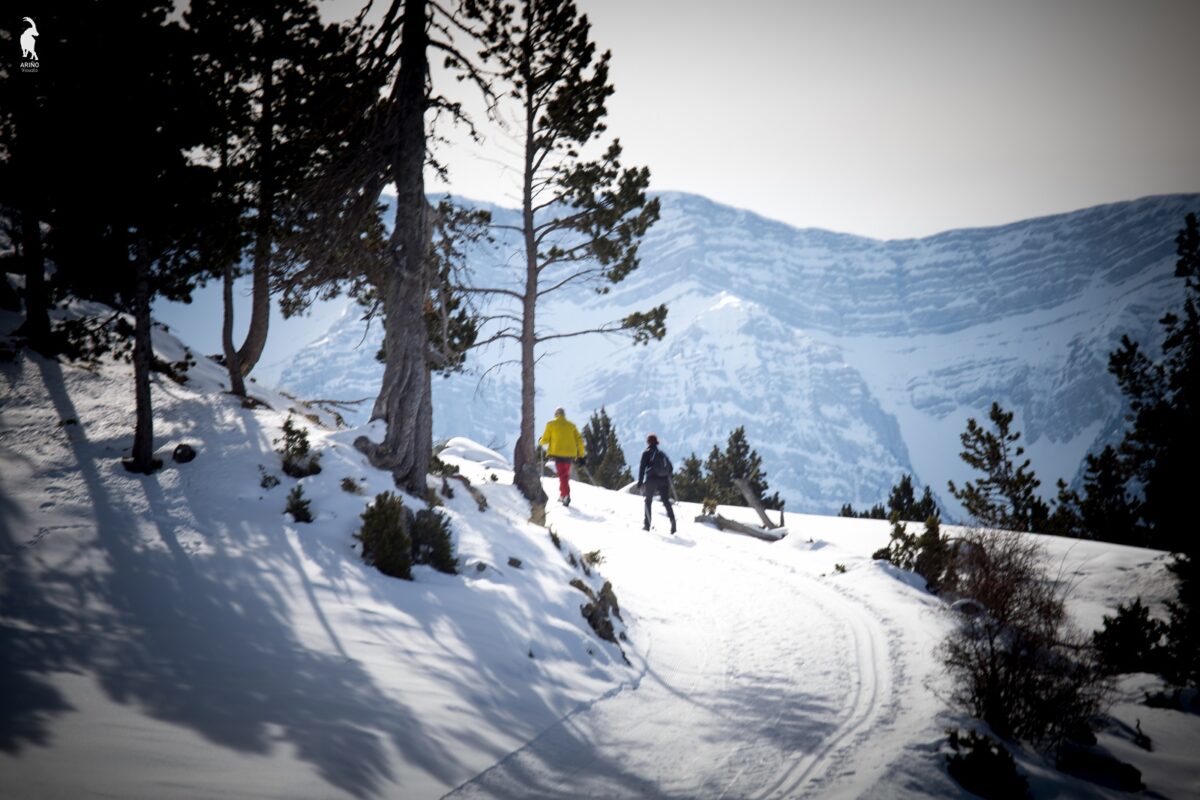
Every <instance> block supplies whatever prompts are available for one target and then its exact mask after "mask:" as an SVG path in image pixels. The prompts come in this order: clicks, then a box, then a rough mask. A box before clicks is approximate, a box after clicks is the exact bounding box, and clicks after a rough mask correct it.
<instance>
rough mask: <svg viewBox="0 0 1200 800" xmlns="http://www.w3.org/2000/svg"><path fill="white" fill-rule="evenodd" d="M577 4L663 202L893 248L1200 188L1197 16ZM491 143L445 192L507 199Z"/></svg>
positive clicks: (1157, 4) (1165, 6) (1040, 8)
mask: <svg viewBox="0 0 1200 800" xmlns="http://www.w3.org/2000/svg"><path fill="white" fill-rule="evenodd" d="M579 1H580V7H581V8H582V9H583V10H585V11H586V12H587V13H588V15H589V17H590V18H591V19H592V21H593V26H594V27H593V35H594V39H595V41H596V42H597V43H598V45H599V46H600V47H601V48H607V49H611V50H612V52H613V62H612V79H613V83H614V84H615V86H616V94H615V95H614V97H613V98H612V100H611V101H610V114H609V121H608V122H609V128H610V132H611V133H612V134H614V135H616V136H619V137H620V139H621V142H622V143H623V144H624V146H625V148H626V157H627V159H628V161H629V163H631V164H645V165H647V166H649V167H650V169H651V172H652V185H653V187H654V188H655V189H664V190H669V189H675V190H683V191H689V192H696V193H699V194H704V195H706V196H708V197H711V198H712V199H714V200H717V201H719V202H723V203H728V204H731V205H734V206H739V207H743V208H748V209H751V210H753V211H756V212H758V213H761V214H764V215H766V216H768V217H773V218H776V219H780V220H783V221H785V222H788V223H791V224H793V225H797V226H814V227H823V228H831V229H834V230H839V231H846V232H851V233H860V234H866V235H871V236H877V237H882V238H890V237H908V236H921V235H925V234H929V233H934V232H937V231H941V230H946V229H949V228H956V227H964V226H975V225H994V224H1000V223H1004V222H1010V221H1013V220H1016V219H1023V218H1027V217H1032V216H1038V215H1042V214H1048V213H1057V212H1062V211H1070V210H1074V209H1077V208H1082V207H1085V206H1090V205H1095V204H1099V203H1104V202H1111V201H1116V200H1128V199H1133V198H1136V197H1141V196H1145V195H1149V194H1161V193H1169V192H1187V191H1196V190H1198V189H1200V152H1198V150H1197V142H1198V141H1200V136H1198V134H1200V103H1198V102H1197V97H1198V96H1200V91H1198V89H1197V80H1198V79H1200V46H1198V45H1197V40H1196V35H1197V31H1200V2H1197V1H1196V0H1136V2H1134V1H1133V0H992V1H991V2H982V0H917V1H913V0H904V1H903V2H902V1H901V0H830V1H829V2H766V1H764V0H758V1H757V2H754V1H750V2H745V1H743V2H729V1H728V0H724V1H723V2H715V1H714V0H579ZM357 7H359V4H357V3H354V2H347V0H337V2H336V3H335V4H334V6H333V7H331V11H332V8H345V9H353V8H357ZM499 145H500V143H499V140H498V138H497V137H495V136H492V137H491V138H490V140H489V142H488V143H487V145H485V147H484V148H482V149H477V148H471V147H466V146H461V147H456V148H454V150H453V156H452V159H451V160H452V166H453V169H454V180H453V184H452V188H453V189H454V191H456V192H457V193H460V194H463V195H467V196H471V197H476V198H480V199H486V200H493V201H497V202H505V203H508V204H512V203H513V201H514V197H515V196H514V195H513V193H512V189H511V187H512V180H511V178H510V179H505V178H504V177H503V176H502V175H500V174H498V173H497V171H496V168H495V166H494V164H493V163H491V160H490V159H492V158H495V157H497V156H500V157H503V153H502V151H501V148H500V146H499ZM433 188H438V187H436V186H435V187H433Z"/></svg>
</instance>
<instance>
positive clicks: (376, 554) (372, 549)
mask: <svg viewBox="0 0 1200 800" xmlns="http://www.w3.org/2000/svg"><path fill="white" fill-rule="evenodd" d="M411 516H412V512H410V511H409V510H408V509H406V508H405V507H404V504H403V503H401V502H400V498H399V497H397V496H396V495H395V494H394V493H392V492H382V493H381V494H378V495H376V496H375V502H373V503H372V504H371V505H369V506H367V508H366V510H364V511H363V513H362V527H361V528H359V530H358V533H356V534H354V537H355V538H356V539H358V540H359V541H360V542H362V555H363V560H364V561H366V562H367V563H368V564H371V565H372V566H374V567H375V568H376V569H378V570H379V571H380V572H382V573H383V574H384V575H391V576H392V577H393V578H403V579H404V580H406V581H410V580H412V541H411V540H410V539H409V536H408V533H407V530H406V529H407V524H406V523H407V521H408V520H409V519H410V518H411Z"/></svg>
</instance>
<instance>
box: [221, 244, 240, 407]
mask: <svg viewBox="0 0 1200 800" xmlns="http://www.w3.org/2000/svg"><path fill="white" fill-rule="evenodd" d="M223 283H224V286H223V287H222V289H223V292H222V297H223V300H224V305H225V319H224V323H223V324H222V325H221V349H222V350H224V352H225V367H226V369H227V370H228V371H229V391H230V392H232V393H233V394H235V395H237V396H238V397H245V396H246V382H245V380H244V379H243V378H242V366H241V360H240V359H239V357H238V352H237V348H235V347H234V346H233V262H232V261H230V262H229V263H227V264H226V265H225V275H224V276H223Z"/></svg>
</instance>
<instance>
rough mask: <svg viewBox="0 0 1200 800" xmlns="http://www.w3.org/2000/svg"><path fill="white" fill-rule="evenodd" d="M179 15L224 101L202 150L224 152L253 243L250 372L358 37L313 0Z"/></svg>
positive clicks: (209, 5)
mask: <svg viewBox="0 0 1200 800" xmlns="http://www.w3.org/2000/svg"><path fill="white" fill-rule="evenodd" d="M185 20H186V21H187V23H188V25H189V27H190V29H191V31H192V34H193V36H194V37H195V38H196V39H197V41H198V42H199V43H200V52H199V53H198V56H197V60H196V69H197V74H198V75H200V76H202V77H203V79H204V81H205V83H206V85H207V86H208V88H209V90H210V92H211V93H212V94H211V96H212V97H213V99H214V100H215V101H216V102H217V103H219V104H220V106H221V109H222V114H221V119H220V124H219V125H215V126H211V128H210V131H209V135H208V137H207V145H208V146H207V147H206V150H207V152H208V153H209V154H210V155H211V156H214V157H216V156H217V155H218V154H220V155H222V156H223V160H224V162H225V163H224V165H223V166H224V169H225V171H226V172H227V174H228V175H229V177H230V180H229V182H228V186H227V191H228V193H229V195H230V197H231V199H233V200H235V201H236V203H237V205H238V207H239V210H240V215H239V219H238V221H237V224H238V226H239V227H240V228H241V229H242V231H243V233H244V237H245V240H246V241H248V242H252V244H253V247H252V252H251V261H252V269H251V272H252V275H253V287H252V295H251V298H252V299H251V315H250V324H249V328H248V331H247V333H246V338H245V341H244V342H243V343H242V345H241V347H240V348H239V349H238V352H237V358H236V361H237V363H238V367H239V369H240V370H241V371H242V374H243V375H247V374H249V373H250V372H251V371H252V370H253V369H254V366H255V365H256V364H257V363H258V360H259V358H260V356H261V355H262V351H263V347H264V346H265V344H266V340H267V332H268V325H269V321H270V316H271V295H272V292H273V288H272V287H273V285H277V283H278V281H277V276H276V274H275V273H276V271H277V266H278V265H277V261H278V254H277V250H278V248H277V242H278V239H279V238H280V235H281V234H282V233H283V228H284V226H285V225H286V224H288V222H294V221H295V220H294V218H291V219H289V215H288V214H287V213H286V211H287V207H288V205H289V203H290V202H291V198H292V196H293V195H294V194H295V193H296V192H297V191H298V190H299V189H300V188H301V187H302V186H303V185H304V183H305V182H306V180H307V179H308V176H310V175H311V174H312V173H313V172H314V170H319V169H321V168H323V167H324V166H325V165H326V164H327V163H328V160H329V153H330V151H331V149H332V148H331V147H330V146H329V145H330V140H331V139H334V138H335V137H338V136H341V128H343V127H344V124H345V123H344V122H343V121H342V120H341V119H340V117H341V115H340V114H338V113H337V112H338V111H340V110H341V109H342V108H343V104H344V102H345V97H346V94H347V89H346V86H347V83H348V81H349V80H357V81H361V80H362V78H363V75H362V74H361V69H360V67H361V63H360V61H361V59H360V54H359V52H358V50H359V47H360V40H359V37H358V35H357V34H356V33H355V31H354V30H353V29H352V28H351V27H349V26H339V25H326V24H325V23H323V22H322V21H321V19H320V15H319V12H318V9H317V6H316V4H315V3H314V2H312V0H266V1H265V2H255V3H237V4H233V5H229V4H225V3H220V2H215V0H195V2H192V3H191V4H190V5H189V8H188V12H187V14H186V15H185ZM335 126H336V128H337V130H336V131H334V130H333V128H334V127H335ZM291 233H292V235H295V231H292V232H291Z"/></svg>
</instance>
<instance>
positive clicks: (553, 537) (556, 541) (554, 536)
mask: <svg viewBox="0 0 1200 800" xmlns="http://www.w3.org/2000/svg"><path fill="white" fill-rule="evenodd" d="M550 541H552V542H554V547H555V548H556V549H558V550H562V541H561V540H560V539H559V538H558V534H557V533H555V532H554V528H551V529H550Z"/></svg>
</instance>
